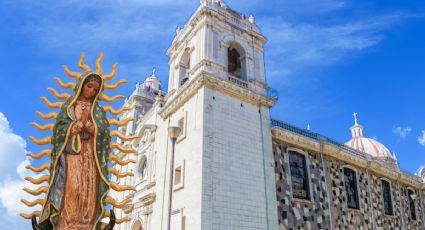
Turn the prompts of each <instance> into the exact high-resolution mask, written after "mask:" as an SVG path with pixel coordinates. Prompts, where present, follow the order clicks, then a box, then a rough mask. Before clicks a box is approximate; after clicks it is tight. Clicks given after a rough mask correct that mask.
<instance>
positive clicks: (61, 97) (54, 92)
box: [47, 88, 71, 100]
mask: <svg viewBox="0 0 425 230" xmlns="http://www.w3.org/2000/svg"><path fill="white" fill-rule="evenodd" d="M47 90H49V91H50V92H51V93H52V94H53V95H54V96H55V97H56V98H57V99H59V100H66V99H68V98H70V97H71V94H69V93H62V94H61V93H58V92H57V91H56V90H55V89H53V88H47Z"/></svg>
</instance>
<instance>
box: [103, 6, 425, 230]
mask: <svg viewBox="0 0 425 230" xmlns="http://www.w3.org/2000/svg"><path fill="white" fill-rule="evenodd" d="M265 42H266V38H265V37H264V36H263V35H262V34H261V32H260V30H259V28H258V27H257V26H256V25H255V22H254V18H253V17H252V16H251V17H248V18H245V17H244V16H241V15H240V14H239V13H237V12H235V11H233V10H232V9H230V8H228V7H227V6H226V5H225V4H224V3H223V2H220V1H216V0H214V1H212V0H202V1H201V3H200V6H199V7H198V9H197V10H196V11H195V13H194V14H193V15H192V17H191V18H190V19H189V21H188V22H187V24H186V25H185V27H184V28H182V29H179V30H178V31H176V37H175V38H174V40H173V42H172V44H171V46H170V48H169V49H168V51H167V55H168V56H169V58H170V60H169V81H168V90H167V92H162V91H161V82H160V81H159V80H158V79H157V78H156V76H155V73H153V74H152V75H151V76H149V77H148V78H147V79H146V80H145V81H144V82H143V83H140V84H137V85H136V90H135V91H134V92H133V93H132V95H131V96H130V97H129V98H127V100H126V102H125V105H126V106H127V107H130V108H131V110H130V111H127V112H126V113H125V114H123V115H122V116H120V120H121V121H125V120H126V119H132V121H130V122H128V124H127V126H125V127H122V128H120V131H121V132H122V133H124V134H126V135H136V136H138V137H139V138H137V139H135V140H133V141H131V142H129V143H128V145H131V147H132V148H134V149H136V150H137V154H129V155H127V154H125V153H120V152H115V154H117V155H118V156H119V157H120V158H121V159H122V161H123V162H132V163H130V164H126V165H123V166H122V165H119V164H116V165H114V168H115V169H116V170H118V171H119V172H120V173H121V174H120V176H119V177H117V176H113V177H112V180H114V181H116V182H118V183H119V184H131V185H134V186H135V187H136V191H127V192H124V193H120V194H114V193H112V194H111V195H112V196H113V197H114V198H115V199H116V200H118V201H122V206H121V208H119V209H116V210H115V213H116V216H117V218H118V219H123V218H124V219H127V220H128V221H127V222H123V223H120V224H118V225H117V226H116V227H115V229H117V230H133V229H134V230H140V229H143V230H166V229H168V226H170V229H175V230H180V229H181V230H183V229H185V230H198V229H208V230H209V229H244V230H245V229H246V230H249V229H260V230H266V229H267V230H268V229H270V230H272V229H273V230H277V229H348V228H350V229H425V225H424V223H425V212H424V210H425V183H424V179H425V173H422V174H424V175H422V178H421V177H420V176H415V175H410V174H408V173H405V172H403V171H402V170H400V169H399V168H398V164H397V159H396V158H395V156H394V155H393V154H391V152H390V151H389V150H388V149H387V148H386V147H385V146H384V145H382V144H381V143H379V142H377V141H375V140H373V139H369V138H366V137H365V136H364V134H363V129H364V128H363V126H361V125H359V124H358V123H357V119H356V122H355V125H354V126H353V127H352V128H351V130H352V139H351V140H350V141H348V142H347V143H346V144H340V143H338V142H336V141H333V140H332V139H330V138H327V137H324V136H322V135H320V134H317V133H313V132H310V131H308V130H305V129H300V128H297V127H294V126H292V125H290V124H287V123H285V122H282V121H278V120H274V119H272V118H271V117H270V112H269V110H270V108H271V107H272V106H273V105H274V104H275V103H276V101H277V97H276V95H275V94H274V93H273V92H272V90H270V87H269V86H268V85H267V82H266V76H265V70H264V44H265ZM170 127H179V128H180V130H181V132H180V134H179V135H178V136H177V137H176V139H175V141H171V138H170V133H169V128H170ZM130 174H134V176H129V175H130ZM171 175H173V176H172V177H171ZM170 182H171V183H170ZM170 204H171V205H170Z"/></svg>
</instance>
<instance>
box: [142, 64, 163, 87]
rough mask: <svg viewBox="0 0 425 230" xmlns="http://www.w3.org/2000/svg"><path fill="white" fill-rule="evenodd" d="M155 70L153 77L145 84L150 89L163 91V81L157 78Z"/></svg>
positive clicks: (147, 79)
mask: <svg viewBox="0 0 425 230" xmlns="http://www.w3.org/2000/svg"><path fill="white" fill-rule="evenodd" d="M155 70H156V69H155V68H153V70H152V75H151V76H149V77H148V78H146V80H145V82H144V83H143V84H144V85H145V86H146V87H148V88H150V89H153V90H156V91H159V90H161V81H160V80H159V79H158V78H157V77H156V75H155Z"/></svg>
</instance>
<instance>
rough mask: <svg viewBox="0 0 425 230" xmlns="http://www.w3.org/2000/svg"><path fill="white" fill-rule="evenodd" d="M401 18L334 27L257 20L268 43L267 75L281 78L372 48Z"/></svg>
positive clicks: (271, 19)
mask: <svg viewBox="0 0 425 230" xmlns="http://www.w3.org/2000/svg"><path fill="white" fill-rule="evenodd" d="M402 16H403V15H401V14H395V15H389V16H388V15H387V16H381V17H376V18H369V19H361V20H357V21H349V22H345V23H339V24H334V25H321V24H313V23H292V22H289V21H288V20H286V19H284V18H282V17H270V18H266V19H263V20H261V19H259V20H260V22H259V24H261V27H262V31H263V33H264V34H265V35H266V36H267V37H268V41H269V43H268V44H267V45H268V47H269V49H268V53H266V55H267V56H268V57H269V58H268V61H269V67H270V66H271V67H272V68H271V69H273V70H274V73H273V72H271V73H269V75H268V76H269V77H271V78H279V79H281V77H282V74H283V75H284V74H294V73H295V72H296V71H298V70H300V69H302V70H305V69H308V68H309V67H311V66H323V65H328V64H331V63H334V62H337V61H339V60H341V59H342V58H344V57H345V56H347V55H352V54H355V52H359V51H362V50H365V49H367V48H370V47H372V46H375V45H376V44H378V43H379V42H380V41H381V40H382V39H383V35H382V32H383V31H384V30H385V29H387V28H388V27H390V26H391V25H393V24H394V23H395V22H397V21H399V20H400V19H401V18H402ZM277 70H280V71H277ZM283 77H285V76H283Z"/></svg>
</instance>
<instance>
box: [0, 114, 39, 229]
mask: <svg viewBox="0 0 425 230" xmlns="http://www.w3.org/2000/svg"><path fill="white" fill-rule="evenodd" d="M0 136H1V138H0V146H1V148H0V172H1V173H0V175H1V176H0V212H1V213H2V215H0V222H2V223H3V224H7V225H8V226H9V227H10V229H22V228H28V227H29V222H28V221H25V220H23V219H22V218H21V217H20V216H19V213H20V212H23V213H31V212H32V211H34V210H35V209H37V208H38V209H39V208H40V207H33V208H28V207H26V206H24V204H23V203H21V202H20V200H21V199H27V200H29V201H32V200H34V199H35V198H34V197H33V196H31V195H29V194H27V193H25V192H24V191H23V190H22V188H23V187H28V188H30V189H34V187H35V186H34V185H32V184H30V183H29V182H27V181H24V179H23V178H24V177H25V176H29V175H31V176H33V177H35V178H37V177H38V175H35V174H33V173H31V172H30V171H29V170H26V169H25V166H26V165H28V164H29V163H30V160H29V159H28V158H26V157H25V153H26V150H25V148H26V142H25V140H24V139H23V138H22V137H21V136H19V135H17V134H15V133H13V130H12V129H11V127H10V124H9V122H8V120H7V118H6V117H5V115H4V114H3V113H1V112H0ZM24 226H26V227H24Z"/></svg>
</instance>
